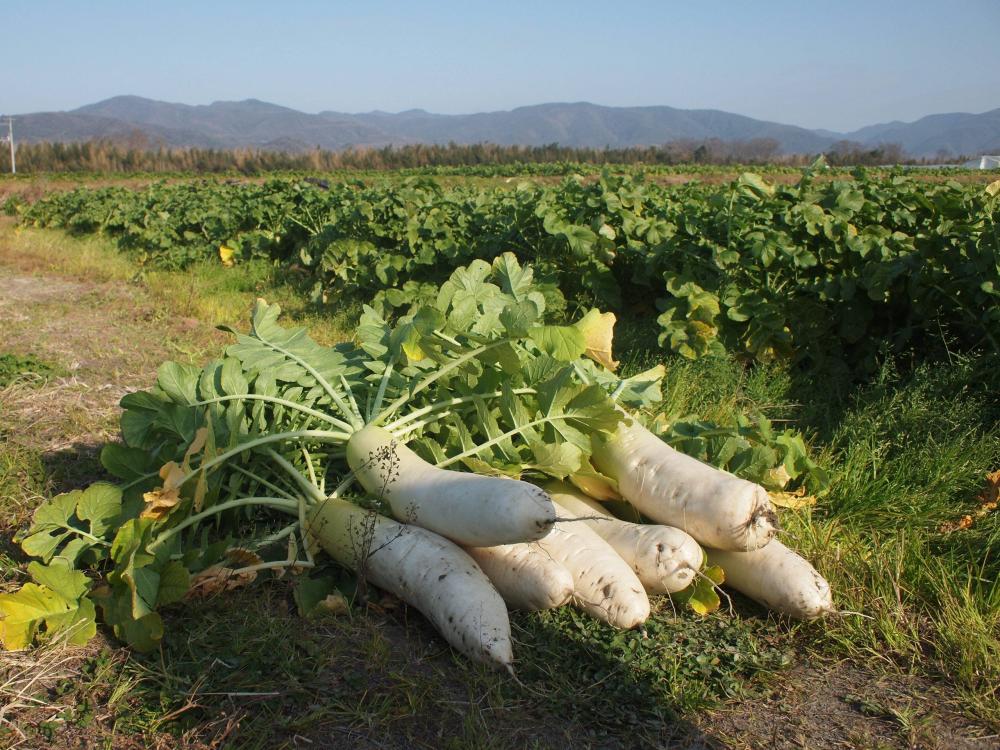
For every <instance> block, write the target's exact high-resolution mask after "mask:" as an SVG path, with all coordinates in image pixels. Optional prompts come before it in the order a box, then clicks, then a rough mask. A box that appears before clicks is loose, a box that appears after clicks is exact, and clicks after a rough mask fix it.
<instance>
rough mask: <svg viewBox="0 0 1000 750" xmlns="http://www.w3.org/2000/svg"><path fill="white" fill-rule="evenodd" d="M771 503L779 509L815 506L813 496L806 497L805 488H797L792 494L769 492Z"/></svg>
mask: <svg viewBox="0 0 1000 750" xmlns="http://www.w3.org/2000/svg"><path fill="white" fill-rule="evenodd" d="M768 494H769V497H770V498H771V503H772V504H773V505H777V506H778V507H779V508H791V509H792V510H795V509H797V508H807V507H809V506H810V505H815V504H816V497H815V495H807V494H806V489H805V487H799V488H798V489H797V490H794V491H792V492H771V493H768Z"/></svg>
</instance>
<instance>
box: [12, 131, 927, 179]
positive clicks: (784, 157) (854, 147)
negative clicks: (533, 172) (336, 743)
mask: <svg viewBox="0 0 1000 750" xmlns="http://www.w3.org/2000/svg"><path fill="white" fill-rule="evenodd" d="M816 156H817V154H782V153H780V146H779V144H778V142H777V141H776V140H774V139H773V138H753V139H750V140H744V141H722V140H720V139H718V138H711V139H704V140H696V139H680V140H674V141H671V142H669V143H665V144H662V145H658V146H633V147H628V148H579V147H569V146H560V145H559V144H556V143H551V144H547V145H544V146H502V145H497V144H495V143H475V144H458V143H448V144H413V145H405V146H385V147H380V148H370V147H366V148H360V147H359V148H349V149H345V150H342V151H331V150H326V149H320V148H315V149H311V150H306V151H275V150H269V149H259V148H232V149H215V148H196V147H165V146H159V147H151V146H150V145H148V143H146V142H145V139H144V138H129V139H124V140H115V139H100V140H91V141H82V142H72V143H63V142H41V143H21V144H18V146H17V155H16V158H17V168H18V171H19V172H25V173H44V172H96V173H137V172H153V173H156V172H195V173H237V174H245V175H252V174H260V173H265V172H276V171H306V172H328V171H338V170H376V171H377V170H393V169H419V168H426V167H474V166H505V165H510V166H515V165H521V164H560V163H562V164H571V163H575V164H593V165H598V166H600V165H606V164H627V165H662V166H679V165H685V164H716V165H727V164H748V165H761V164H780V165H787V166H801V165H804V164H808V163H809V162H811V161H812V160H813V159H814V158H815V157H816ZM826 157H827V161H828V162H829V163H830V164H831V165H836V166H842V165H882V164H919V163H926V161H927V160H919V159H911V158H908V157H907V156H906V154H905V152H904V151H903V149H902V148H901V147H900V146H899V145H898V144H880V145H878V146H875V147H871V146H864V145H862V144H860V143H852V142H850V141H841V142H839V143H836V144H834V145H833V146H832V147H831V148H830V149H829V150H828V151H827V152H826ZM0 171H3V172H9V171H10V157H9V155H8V153H7V151H6V149H4V150H0Z"/></svg>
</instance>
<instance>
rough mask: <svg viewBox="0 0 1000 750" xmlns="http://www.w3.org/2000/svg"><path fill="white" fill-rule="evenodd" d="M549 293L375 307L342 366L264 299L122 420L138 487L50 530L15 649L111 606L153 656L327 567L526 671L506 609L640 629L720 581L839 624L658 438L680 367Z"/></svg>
mask: <svg viewBox="0 0 1000 750" xmlns="http://www.w3.org/2000/svg"><path fill="white" fill-rule="evenodd" d="M552 294H553V292H552V290H550V289H545V288H543V287H541V286H540V285H537V284H536V283H535V282H534V281H533V279H532V274H531V269H530V268H527V267H521V266H520V265H519V264H518V263H517V261H516V259H515V258H514V256H513V255H511V254H505V255H503V256H501V257H498V258H497V259H496V260H494V262H493V263H492V264H488V263H485V262H483V261H475V262H474V263H472V264H470V265H469V266H467V267H463V268H459V269H457V270H456V271H455V273H454V274H453V275H452V276H451V278H450V279H449V280H448V281H447V282H445V283H444V284H443V285H442V286H441V287H440V288H439V289H437V290H436V293H435V294H433V295H429V296H427V297H426V298H424V299H422V300H421V301H420V302H418V303H414V304H413V305H412V306H411V307H410V308H409V309H408V310H407V311H406V312H405V314H398V313H397V311H395V310H392V309H382V310H376V309H375V308H372V307H366V308H365V311H364V314H363V315H362V317H361V320H360V322H359V324H358V327H357V329H356V335H355V337H354V340H353V341H351V342H349V343H345V344H340V345H337V346H332V347H326V346H321V345H320V344H318V343H316V342H315V341H313V340H312V339H311V338H310V337H309V336H308V334H307V332H306V331H305V330H304V329H289V328H285V327H284V326H282V325H281V324H280V323H279V322H278V316H279V313H280V310H279V309H278V307H277V306H275V305H268V304H267V303H266V302H264V301H263V300H259V301H258V302H257V304H256V306H255V308H254V311H253V314H252V319H251V328H250V331H249V332H248V333H238V332H236V331H232V333H233V334H234V335H235V342H234V343H233V344H231V345H230V346H228V347H227V348H226V350H225V352H224V353H223V355H222V356H221V357H220V358H218V359H215V360H212V361H211V362H209V363H207V364H206V365H204V366H203V367H200V368H199V367H194V366H189V365H182V364H178V363H174V362H167V363H165V364H164V365H162V366H161V367H160V369H159V371H158V377H157V382H156V385H155V386H154V387H153V388H152V389H150V390H148V391H141V392H138V393H133V394H129V395H128V396H126V397H125V398H124V399H123V400H122V407H123V408H124V413H123V416H122V421H121V426H122V437H123V439H124V444H112V445H109V446H106V448H105V449H104V451H103V453H102V460H103V462H104V465H105V466H106V467H107V468H108V470H109V471H110V472H111V473H112V474H114V475H115V476H117V477H119V478H120V480H121V483H120V484H119V485H118V486H117V487H113V488H112V487H110V486H103V487H100V488H99V489H100V491H99V492H97V491H96V490H95V489H94V488H91V489H90V490H87V491H86V492H84V493H82V494H81V493H79V492H78V493H76V495H74V496H72V497H70V496H68V495H67V496H59V497H57V498H55V499H53V500H52V501H50V502H49V503H47V504H46V505H44V506H42V508H40V509H39V511H38V513H36V516H35V519H34V523H33V525H32V527H31V528H30V529H28V530H27V531H26V532H25V533H24V534H23V535H22V546H23V547H24V549H25V551H26V552H28V553H29V554H31V555H33V556H35V557H37V558H39V560H38V561H37V562H35V563H32V566H35V567H33V568H29V572H31V574H32V576H33V578H34V579H35V582H34V583H29V584H26V586H25V587H24V589H23V590H22V591H21V592H17V593H15V594H9V595H4V596H6V597H7V598H6V599H5V598H4V596H0V615H3V614H4V613H7V614H6V617H7V618H8V619H6V620H5V619H3V618H2V617H0V635H4V634H6V635H4V643H5V645H6V646H7V647H8V648H11V647H13V646H11V645H10V644H12V643H17V644H23V643H24V642H25V640H30V639H31V638H32V637H33V636H34V635H36V634H38V633H41V632H46V631H55V630H58V629H60V628H64V627H69V626H70V625H73V624H74V623H75V626H77V627H80V628H85V626H86V628H89V627H90V626H91V625H92V622H93V620H94V616H93V613H94V612H95V605H96V607H99V608H100V610H101V613H102V616H103V619H104V621H105V622H106V623H107V624H108V625H109V626H111V627H112V628H113V629H114V632H115V633H116V634H117V635H118V636H119V637H120V638H122V639H123V640H126V641H128V642H130V643H132V644H134V645H136V646H138V647H140V648H148V647H153V646H155V644H156V642H157V641H158V640H159V638H160V637H161V636H162V632H163V623H162V620H160V616H159V612H158V610H159V609H160V608H162V607H163V606H166V605H169V604H172V603H174V602H176V601H179V600H180V599H182V598H184V597H185V596H186V597H187V598H189V599H190V598H195V597H197V596H199V595H203V594H204V593H206V592H215V591H220V590H224V589H226V588H232V587H234V586H237V585H244V584H246V583H249V582H250V581H252V580H253V579H254V578H256V577H257V576H258V575H261V574H265V573H269V574H276V575H284V574H285V573H288V572H292V573H295V574H304V577H310V576H314V575H316V574H318V573H321V571H322V569H323V566H324V555H325V556H328V557H329V558H332V559H333V560H335V561H336V562H337V563H339V564H340V565H343V566H346V567H347V568H350V569H351V570H352V571H355V572H356V573H357V575H358V576H359V578H363V579H365V580H367V581H369V582H371V583H372V584H373V585H375V586H377V587H379V588H380V589H383V590H385V591H387V592H390V593H392V594H394V595H396V596H397V597H399V598H400V599H402V600H404V601H405V602H407V603H408V604H410V605H412V606H414V607H416V608H417V609H419V610H420V611H421V612H422V613H423V614H424V615H425V616H426V617H427V618H428V619H429V620H430V621H431V622H432V623H433V624H434V625H435V627H436V628H437V630H438V631H439V632H440V633H441V635H442V636H444V638H445V639H447V641H448V642H449V643H451V644H452V645H453V646H454V647H455V648H456V649H458V650H460V651H461V652H462V653H464V654H466V655H468V656H470V657H472V658H474V659H477V660H480V661H485V662H489V663H493V664H497V665H500V666H504V667H507V668H510V667H511V665H512V663H513V654H512V650H511V639H510V626H509V621H508V607H510V608H516V609H524V610H542V609H548V608H552V607H559V606H562V605H566V604H570V605H573V606H576V607H579V608H581V609H583V610H584V611H586V612H587V613H589V614H590V615H592V616H594V617H596V618H599V619H601V620H603V621H605V622H607V623H609V624H610V625H613V626H615V627H619V628H634V627H638V626H640V625H641V624H642V623H643V622H644V621H645V620H646V618H647V617H648V616H649V614H650V603H649V598H648V596H649V595H650V594H653V595H668V596H669V595H678V594H680V595H681V596H683V594H682V593H681V592H685V591H690V590H691V589H692V587H696V586H698V585H699V584H703V583H704V581H705V580H707V579H708V578H709V576H708V575H707V574H708V573H709V571H713V572H712V575H711V581H712V582H715V583H717V582H718V581H719V580H720V579H719V576H718V574H717V568H718V567H721V568H722V569H723V570H724V571H725V578H726V582H727V583H728V584H729V585H731V586H732V587H733V588H735V589H736V590H738V591H741V592H743V593H744V594H746V595H747V596H749V597H751V598H753V599H756V600H758V601H760V602H761V603H763V604H765V605H766V606H768V607H770V608H771V609H773V610H775V611H777V612H780V613H782V614H785V615H789V616H791V617H795V618H800V619H810V618H814V617H817V616H819V615H822V614H824V613H827V612H832V611H833V605H832V601H831V595H830V588H829V586H828V584H827V583H826V581H825V580H824V579H823V578H822V577H821V576H820V575H819V574H818V573H817V572H816V570H814V569H813V567H812V566H811V565H810V564H809V563H808V562H807V561H806V560H804V559H803V558H801V557H800V556H798V555H797V554H796V553H794V552H793V551H791V550H789V549H788V548H787V547H785V546H784V545H782V544H781V542H779V541H777V540H776V539H775V538H774V536H775V533H776V531H777V517H776V514H775V511H774V509H773V507H772V504H771V502H770V501H769V499H768V494H767V492H766V491H765V490H764V489H763V488H762V487H761V486H759V485H756V484H753V483H751V482H748V481H745V480H743V479H740V478H737V477H735V476H733V475H731V474H728V473H726V472H724V471H721V470H719V469H716V468H713V467H711V466H709V465H707V464H704V463H701V462H699V461H697V460H695V459H694V458H691V457H689V456H687V455H685V454H683V453H679V452H677V451H676V450H674V449H672V448H671V447H669V446H668V445H667V444H666V443H665V442H664V441H662V440H661V439H660V438H659V437H657V436H656V435H655V434H653V433H652V432H650V431H649V430H647V429H646V428H645V427H644V426H643V425H642V423H641V415H642V414H643V412H644V410H646V407H649V406H651V405H653V404H654V403H655V402H656V401H658V400H659V399H660V398H661V395H660V390H659V389H660V381H661V379H662V377H663V375H664V368H663V367H662V366H658V367H654V368H652V369H651V370H647V371H646V372H642V373H638V374H636V375H633V376H631V377H628V378H621V377H619V376H618V375H616V374H615V372H614V371H615V369H616V367H617V363H616V362H615V361H614V360H613V359H612V356H611V346H612V328H613V324H614V316H612V315H610V314H608V313H603V314H602V313H600V312H598V311H596V310H592V311H590V312H589V313H587V315H585V316H584V317H583V318H582V319H580V320H578V321H577V322H575V323H573V324H568V325H553V324H550V323H547V322H546V318H545V310H546V307H547V305H548V304H549V303H550V301H551V299H552ZM95 487H97V486H96V485H95ZM88 493H92V494H88ZM608 501H614V502H608ZM623 501H624V502H623ZM624 503H628V504H629V505H630V506H631V508H632V510H631V514H632V520H624V519H623V518H620V517H619V516H621V515H623V514H622V513H621V509H622V507H623V506H624ZM609 508H610V509H613V510H614V511H615V512H612V510H609ZM616 513H617V514H618V515H616ZM74 514H75V515H74ZM95 518H98V519H99V521H100V522H99V523H97V522H96V521H95V520H94V519H95ZM53 519H55V520H53ZM635 520H639V521H642V522H640V523H636V522H634V521H635ZM706 566H711V567H706ZM716 566H717V567H716ZM80 569H85V572H86V575H85V576H84V577H82V578H81V577H79V573H80ZM73 576H77V577H73ZM60 581H61V582H62V583H60ZM68 581H72V582H73V583H72V586H70V585H69V583H67V582H68ZM28 587H34V588H32V589H30V590H28ZM39 592H41V593H42V594H44V595H45V596H48V597H50V599H51V600H53V601H54V597H57V596H63V597H64V599H65V602H63V603H62V604H60V605H59V606H60V607H62V609H59V608H56V609H57V610H58V611H55V610H53V611H55V614H53V615H52V616H51V617H46V616H44V615H38V616H37V617H36V619H34V620H29V621H23V620H21V619H18V620H17V623H18V625H17V630H16V632H15V630H14V628H13V625H10V623H13V622H14V619H11V615H10V613H11V612H14V611H15V609H17V608H18V607H21V605H23V604H26V603H27V599H28V598H29V597H30V598H32V601H34V600H35V599H37V597H38V596H39V595H40V594H39ZM19 596H20V597H22V598H21V599H17V597H19ZM73 597H76V598H75V599H73ZM334 598H335V597H334ZM328 599H329V597H328ZM88 602H89V603H88ZM324 602H325V603H326V604H329V603H330V602H329V601H328V600H324ZM324 602H319V604H320V605H322V604H324ZM74 607H75V609H74ZM23 610H24V607H21V609H19V610H17V611H23ZM68 611H69V612H72V613H73V614H72V615H68V614H67V612H68ZM88 618H89V619H88ZM5 623H7V624H8V627H7V629H6V630H5V629H4V624H5ZM81 623H83V624H81ZM81 632H90V630H86V629H84V630H81ZM11 634H13V635H11Z"/></svg>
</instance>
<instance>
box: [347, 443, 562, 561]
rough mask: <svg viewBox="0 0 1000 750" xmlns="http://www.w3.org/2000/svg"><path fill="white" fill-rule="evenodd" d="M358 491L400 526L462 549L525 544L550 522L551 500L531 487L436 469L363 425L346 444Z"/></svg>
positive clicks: (542, 533) (539, 535) (552, 515)
mask: <svg viewBox="0 0 1000 750" xmlns="http://www.w3.org/2000/svg"><path fill="white" fill-rule="evenodd" d="M347 462H348V464H349V465H350V467H351V469H353V470H354V472H355V474H356V475H357V478H358V481H360V482H361V485H362V486H363V487H364V488H365V489H366V490H367V491H368V492H370V493H372V494H373V495H376V496H378V497H383V498H384V499H385V500H387V501H388V503H389V506H390V507H391V508H392V513H393V515H394V516H395V517H396V518H397V519H399V520H400V521H404V522H406V523H412V524H414V525H416V526H422V527H423V528H425V529H430V530H431V531H435V532H437V533H438V534H441V535H442V536H445V537H447V538H448V539H451V540H452V541H454V542H457V543H459V544H461V545H463V546H467V547H492V546H495V545H498V544H512V543H514V542H531V541H534V540H536V539H541V538H542V537H543V536H545V535H546V534H547V533H549V529H551V528H552V524H553V523H554V522H555V518H556V514H555V507H554V506H553V505H552V499H551V498H550V497H549V496H548V495H546V494H545V492H544V491H542V490H541V489H539V488H538V487H536V486H535V485H533V484H529V483H528V482H521V481H517V480H513V479H501V478H498V477H484V476H480V475H478V474H469V473H467V472H462V471H450V470H448V469H439V468H437V467H436V466H432V465H431V464H429V463H427V462H426V461H424V460H423V459H422V458H420V456H418V455H417V454H416V453H414V452H413V451H412V450H410V449H409V448H407V447H406V446H405V445H403V444H402V443H400V442H399V441H397V440H395V439H394V438H393V436H392V435H391V434H390V433H389V432H387V431H386V430H383V429H381V428H379V427H374V426H371V425H369V426H368V427H364V428H363V429H361V430H359V431H358V432H355V433H354V434H353V435H352V436H351V438H350V440H349V441H348V443H347Z"/></svg>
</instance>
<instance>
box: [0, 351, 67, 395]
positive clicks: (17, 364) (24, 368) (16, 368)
mask: <svg viewBox="0 0 1000 750" xmlns="http://www.w3.org/2000/svg"><path fill="white" fill-rule="evenodd" d="M62 372H63V371H62V370H61V369H60V368H58V367H56V366H55V365H51V364H49V363H48V362H44V361H43V360H41V359H39V358H38V357H36V356H35V355H33V354H27V355H21V354H12V353H10V352H4V353H0V388H6V387H7V386H8V385H10V384H11V383H13V382H14V381H16V380H35V381H45V380H48V379H49V378H53V377H58V376H59V375H61V374H62Z"/></svg>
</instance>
